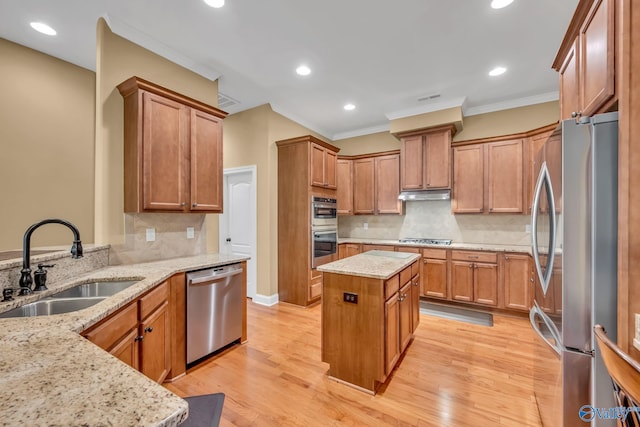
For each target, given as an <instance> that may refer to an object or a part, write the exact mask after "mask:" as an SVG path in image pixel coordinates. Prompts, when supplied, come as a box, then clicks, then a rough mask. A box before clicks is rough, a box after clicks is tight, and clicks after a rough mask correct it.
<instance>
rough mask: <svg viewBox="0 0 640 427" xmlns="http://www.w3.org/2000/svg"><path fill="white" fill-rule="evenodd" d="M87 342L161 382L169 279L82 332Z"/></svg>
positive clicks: (167, 351)
mask: <svg viewBox="0 0 640 427" xmlns="http://www.w3.org/2000/svg"><path fill="white" fill-rule="evenodd" d="M82 335H83V336H84V337H86V338H87V339H88V340H89V341H91V342H93V343H94V344H96V345H98V346H99V347H101V348H103V349H104V350H106V351H108V352H110V353H111V354H113V355H114V356H115V357H117V358H118V359H120V360H122V361H123V362H125V363H126V364H128V365H130V366H131V367H133V368H134V369H137V370H139V371H141V372H142V373H143V374H145V375H146V376H147V377H149V378H151V379H152V380H154V381H156V382H158V383H161V382H163V381H164V379H165V378H166V377H167V374H168V373H169V371H170V370H171V367H172V366H171V352H172V348H171V322H170V312H169V282H168V281H166V282H163V283H161V284H159V285H158V286H156V287H155V288H154V289H152V290H151V291H149V292H147V293H146V294H144V295H143V296H141V297H140V298H138V299H137V300H135V301H133V302H131V303H129V304H128V305H126V306H125V307H123V308H121V309H120V310H118V311H117V312H116V313H114V314H112V315H111V316H109V317H107V318H106V319H104V320H102V321H101V322H99V323H97V324H96V325H94V326H92V327H91V328H89V329H88V330H86V331H84V332H83V333H82Z"/></svg>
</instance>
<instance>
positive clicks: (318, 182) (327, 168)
mask: <svg viewBox="0 0 640 427" xmlns="http://www.w3.org/2000/svg"><path fill="white" fill-rule="evenodd" d="M336 160H337V153H336V152H335V151H332V150H330V149H328V148H326V147H323V146H321V145H319V144H315V143H312V144H311V160H310V163H311V170H310V173H311V185H312V186H314V187H322V188H330V189H335V188H336V182H337V176H336Z"/></svg>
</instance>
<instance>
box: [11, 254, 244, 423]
mask: <svg viewBox="0 0 640 427" xmlns="http://www.w3.org/2000/svg"><path fill="white" fill-rule="evenodd" d="M107 250H108V249H107ZM65 256H66V257H68V256H69V255H65ZM51 257H53V255H51ZM88 258H89V259H90V257H88ZM53 259H54V258H47V260H48V261H50V260H53ZM246 259H247V257H242V256H230V255H222V254H210V255H199V256H192V257H185V258H176V259H170V260H164V261H156V262H149V263H143V264H131V265H119V266H110V267H103V268H98V269H95V270H92V271H89V272H86V273H83V274H78V275H77V276H75V275H74V277H73V278H70V279H66V280H60V281H59V282H56V281H52V282H51V283H49V282H47V285H48V286H49V288H50V290H49V291H44V292H43V293H41V294H40V295H36V294H34V295H31V296H27V297H18V298H16V300H14V301H11V302H0V312H4V311H7V310H9V309H11V308H14V307H16V306H18V305H21V304H24V303H27V302H31V301H33V300H35V299H38V298H41V297H45V296H47V295H49V294H51V293H54V292H57V291H60V290H64V289H68V288H70V287H73V286H74V285H75V284H77V283H87V282H90V281H93V280H107V281H108V280H136V281H137V283H136V284H135V285H133V286H131V287H129V288H127V289H126V290H124V291H121V292H119V293H117V294H115V295H113V296H111V297H108V298H106V299H105V300H104V301H102V302H100V303H98V304H96V305H94V306H92V307H89V308H86V309H84V310H79V311H75V312H71V313H66V314H58V315H51V316H35V317H25V318H8V319H0V348H1V349H2V353H1V355H0V398H1V399H2V401H3V402H4V404H3V406H2V409H0V419H1V420H2V421H0V425H29V426H45V425H65V426H74V425H77V426H80V425H117V426H163V427H164V426H177V425H178V424H180V423H181V422H183V421H184V420H185V419H186V418H187V412H188V405H187V402H186V401H184V400H183V399H181V398H180V397H178V396H176V395H175V394H173V393H172V392H170V391H169V390H167V389H166V388H164V387H162V386H161V385H159V384H157V383H155V382H154V381H152V380H151V379H149V378H148V377H146V376H145V375H143V374H142V373H141V372H139V371H138V370H136V369H133V368H132V367H130V366H128V365H126V364H125V363H123V362H121V361H120V360H118V359H117V358H116V357H113V356H112V355H110V354H109V353H107V352H106V351H104V350H102V349H101V348H99V347H98V346H96V345H95V344H93V343H91V342H90V341H89V340H87V339H85V338H83V337H82V336H81V335H80V333H81V332H83V331H85V330H86V329H87V328H90V327H91V326H93V325H95V324H96V323H98V322H99V321H101V320H103V319H105V318H106V317H108V316H109V315H111V314H113V313H116V312H117V311H118V310H119V309H120V308H122V307H125V306H126V305H127V304H130V303H131V302H132V301H134V300H135V299H136V298H138V297H139V296H140V295H143V294H144V293H146V292H148V291H149V290H151V289H153V288H154V287H156V286H157V285H158V284H160V283H162V282H164V281H166V280H168V279H169V278H170V277H172V276H173V275H175V274H176V273H182V272H186V271H192V270H199V269H202V268H208V267H214V266H220V265H225V264H230V263H235V262H242V261H245V260H246ZM38 260H39V261H40V260H41V259H38ZM63 261H64V260H56V262H60V263H62V262H63ZM74 261H75V263H76V264H77V265H80V264H79V263H81V261H76V260H74ZM14 264H15V265H18V264H19V261H15V262H4V263H3V264H0V267H3V266H9V267H10V268H15V267H14ZM0 278H1V277H0ZM0 283H2V281H1V280H0Z"/></svg>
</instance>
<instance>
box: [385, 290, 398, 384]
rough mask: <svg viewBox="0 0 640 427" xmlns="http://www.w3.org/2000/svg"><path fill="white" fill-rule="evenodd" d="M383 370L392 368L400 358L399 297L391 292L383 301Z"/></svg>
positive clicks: (386, 371)
mask: <svg viewBox="0 0 640 427" xmlns="http://www.w3.org/2000/svg"><path fill="white" fill-rule="evenodd" d="M384 325H385V328H384V337H385V345H384V366H385V368H384V372H385V373H389V372H391V371H392V370H393V367H394V366H395V365H396V362H397V361H398V359H399V358H400V298H399V296H398V294H397V293H395V294H393V295H392V296H391V298H389V299H388V300H387V301H386V302H385V303H384Z"/></svg>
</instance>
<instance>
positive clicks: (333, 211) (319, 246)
mask: <svg viewBox="0 0 640 427" xmlns="http://www.w3.org/2000/svg"><path fill="white" fill-rule="evenodd" d="M337 253H338V206H337V202H336V199H332V198H327V197H318V196H311V268H316V267H318V266H319V265H322V264H326V263H328V262H331V261H334V260H335V257H336V254H337Z"/></svg>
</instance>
